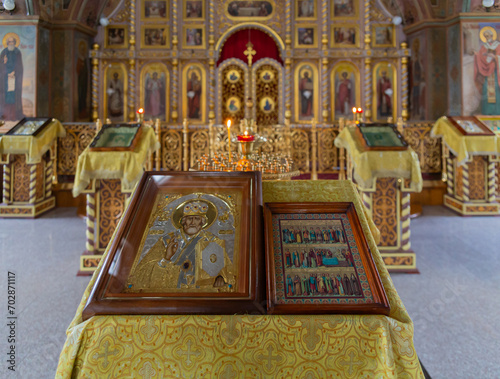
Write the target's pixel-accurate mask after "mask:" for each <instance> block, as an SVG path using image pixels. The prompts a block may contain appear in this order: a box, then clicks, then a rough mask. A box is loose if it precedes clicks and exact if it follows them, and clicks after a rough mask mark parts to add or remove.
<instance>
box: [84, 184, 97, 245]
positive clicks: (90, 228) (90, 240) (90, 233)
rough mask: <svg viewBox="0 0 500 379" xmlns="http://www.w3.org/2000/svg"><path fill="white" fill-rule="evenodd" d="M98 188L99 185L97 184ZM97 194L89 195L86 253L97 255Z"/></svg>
mask: <svg viewBox="0 0 500 379" xmlns="http://www.w3.org/2000/svg"><path fill="white" fill-rule="evenodd" d="M96 187H97V183H96ZM95 199H96V195H95V193H89V194H87V232H86V237H87V242H86V250H87V251H86V252H87V253H89V254H94V253H95V215H96V213H95V212H96V206H95Z"/></svg>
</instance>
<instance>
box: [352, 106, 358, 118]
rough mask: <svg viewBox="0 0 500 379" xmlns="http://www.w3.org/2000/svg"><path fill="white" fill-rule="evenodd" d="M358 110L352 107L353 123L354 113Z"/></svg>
mask: <svg viewBox="0 0 500 379" xmlns="http://www.w3.org/2000/svg"><path fill="white" fill-rule="evenodd" d="M357 111H358V110H357V109H356V107H352V120H353V121H354V120H355V119H356V112H357Z"/></svg>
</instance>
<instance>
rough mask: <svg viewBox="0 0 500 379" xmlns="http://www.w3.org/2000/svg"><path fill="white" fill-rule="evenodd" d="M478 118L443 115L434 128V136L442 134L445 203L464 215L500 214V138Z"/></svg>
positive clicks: (432, 131)
mask: <svg viewBox="0 0 500 379" xmlns="http://www.w3.org/2000/svg"><path fill="white" fill-rule="evenodd" d="M478 119H480V117H479V116H478V117H474V116H469V117H441V118H440V119H439V120H438V121H437V122H436V123H435V124H434V126H433V128H432V130H431V135H432V136H434V137H438V136H440V137H442V144H443V179H445V180H446V194H445V195H444V197H443V203H444V206H445V207H447V208H450V209H451V210H453V211H455V212H457V213H458V214H460V215H462V216H498V215H500V202H499V201H498V192H497V191H498V184H497V180H498V179H497V175H498V173H497V167H498V164H499V163H500V156H499V152H500V138H499V137H498V136H497V135H495V134H494V133H493V132H492V131H491V130H489V128H487V126H486V125H485V124H483V123H482V122H481V120H478ZM457 125H458V126H457ZM460 125H463V126H464V128H465V126H468V127H469V128H472V131H470V130H468V129H464V128H462V127H461V126H460Z"/></svg>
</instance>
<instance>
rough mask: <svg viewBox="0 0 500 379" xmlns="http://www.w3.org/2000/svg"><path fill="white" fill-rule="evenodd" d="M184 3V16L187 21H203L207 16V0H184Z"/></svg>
mask: <svg viewBox="0 0 500 379" xmlns="http://www.w3.org/2000/svg"><path fill="white" fill-rule="evenodd" d="M183 4H184V18H185V19H186V21H189V20H194V21H201V20H203V19H204V18H205V1H204V0H196V1H192V0H191V1H183Z"/></svg>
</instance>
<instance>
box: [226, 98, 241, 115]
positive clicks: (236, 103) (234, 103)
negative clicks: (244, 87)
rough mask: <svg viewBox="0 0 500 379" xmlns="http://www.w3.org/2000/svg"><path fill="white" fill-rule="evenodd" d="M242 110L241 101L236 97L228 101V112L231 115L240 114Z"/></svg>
mask: <svg viewBox="0 0 500 379" xmlns="http://www.w3.org/2000/svg"><path fill="white" fill-rule="evenodd" d="M240 109H241V101H240V99H239V98H237V97H236V96H231V97H230V98H229V99H227V101H226V110H227V111H228V112H229V113H232V114H235V113H238V112H239V111H240Z"/></svg>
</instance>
